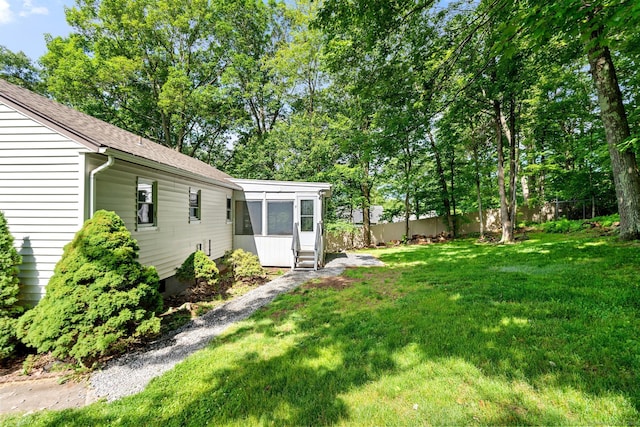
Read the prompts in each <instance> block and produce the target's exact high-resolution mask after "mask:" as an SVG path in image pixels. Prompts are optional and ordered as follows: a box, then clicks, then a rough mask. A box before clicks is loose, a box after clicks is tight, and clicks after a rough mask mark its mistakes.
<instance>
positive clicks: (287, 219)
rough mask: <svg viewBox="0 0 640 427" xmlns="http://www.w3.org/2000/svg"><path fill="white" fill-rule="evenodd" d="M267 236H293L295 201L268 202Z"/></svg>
mask: <svg viewBox="0 0 640 427" xmlns="http://www.w3.org/2000/svg"><path fill="white" fill-rule="evenodd" d="M267 234H268V235H270V236H291V235H292V234H293V201H277V202H267Z"/></svg>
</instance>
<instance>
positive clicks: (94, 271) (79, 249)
mask: <svg viewBox="0 0 640 427" xmlns="http://www.w3.org/2000/svg"><path fill="white" fill-rule="evenodd" d="M138 250H139V248H138V244H137V243H136V241H135V240H133V238H132V237H131V233H129V231H128V230H127V229H126V227H125V225H124V222H123V221H122V220H121V219H120V217H118V215H116V214H115V213H114V212H107V211H98V212H96V213H95V215H94V216H93V218H92V219H90V220H87V221H86V222H85V223H84V225H83V227H82V229H81V230H80V231H78V233H76V235H75V237H74V239H73V240H72V241H71V243H69V244H67V245H66V246H65V248H64V253H63V255H62V258H61V259H60V261H59V262H58V263H57V264H56V266H55V269H54V275H53V277H52V278H51V280H50V281H49V283H48V284H47V287H46V294H45V296H44V298H43V299H42V300H41V301H40V303H39V304H38V305H37V306H36V307H34V308H33V309H32V310H29V311H28V312H26V313H25V314H24V315H23V316H22V317H21V318H20V320H19V322H18V329H17V332H18V336H19V337H20V338H22V340H23V342H24V343H25V344H27V345H29V346H31V347H35V348H36V349H37V350H38V351H39V352H47V351H50V352H51V353H52V354H53V355H54V356H56V357H62V358H64V357H68V356H71V357H73V358H75V359H76V360H77V361H78V362H80V363H81V364H85V363H86V362H91V361H94V360H96V359H97V358H98V357H100V356H103V355H108V354H114V353H118V352H122V351H124V350H125V349H126V345H127V344H128V343H130V342H132V341H135V340H139V339H144V338H148V337H151V336H154V335H155V334H157V333H158V332H159V331H160V319H159V318H158V317H157V316H156V313H160V312H161V310H162V298H161V296H160V293H159V292H158V273H157V272H156V269H155V268H154V267H145V266H143V265H141V264H140V262H139V261H138Z"/></svg>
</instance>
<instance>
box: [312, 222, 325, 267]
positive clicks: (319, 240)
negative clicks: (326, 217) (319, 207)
mask: <svg viewBox="0 0 640 427" xmlns="http://www.w3.org/2000/svg"><path fill="white" fill-rule="evenodd" d="M322 249H323V248H322V221H320V222H319V223H318V226H317V227H316V242H315V245H314V248H313V269H314V270H317V269H318V261H319V258H320V252H321V251H322Z"/></svg>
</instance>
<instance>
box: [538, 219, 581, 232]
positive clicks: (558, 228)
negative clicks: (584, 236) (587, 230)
mask: <svg viewBox="0 0 640 427" xmlns="http://www.w3.org/2000/svg"><path fill="white" fill-rule="evenodd" d="M581 229H582V221H570V220H568V219H566V218H562V219H559V220H557V221H550V222H545V223H544V224H543V225H542V230H543V231H544V232H545V233H571V232H575V231H579V230H581Z"/></svg>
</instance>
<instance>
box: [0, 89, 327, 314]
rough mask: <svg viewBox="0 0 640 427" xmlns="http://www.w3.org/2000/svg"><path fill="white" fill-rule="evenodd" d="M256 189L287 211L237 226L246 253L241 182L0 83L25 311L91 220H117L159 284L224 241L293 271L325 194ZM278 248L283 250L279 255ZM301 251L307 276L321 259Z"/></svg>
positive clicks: (7, 211)
mask: <svg viewBox="0 0 640 427" xmlns="http://www.w3.org/2000/svg"><path fill="white" fill-rule="evenodd" d="M256 183H257V182H256ZM260 185H261V188H262V190H261V191H262V193H264V194H265V195H266V196H263V200H270V199H271V197H272V196H273V197H274V198H278V197H283V199H282V200H285V199H286V200H291V201H293V203H294V207H293V209H294V210H293V211H292V212H289V210H288V209H289V207H288V206H289V205H287V206H285V205H284V204H281V205H278V206H277V207H280V208H282V209H281V211H282V212H280V211H279V214H276V213H275V212H276V211H275V210H274V209H276V205H272V204H270V203H269V202H265V204H264V208H263V209H264V219H262V217H261V219H260V221H261V222H260V225H258V223H255V224H253V222H251V224H250V225H249V226H248V227H249V228H251V229H252V230H253V231H254V232H255V234H254V235H253V236H252V237H253V242H254V243H253V246H252V245H251V242H250V240H251V238H250V237H248V236H249V235H248V234H247V232H248V228H247V216H246V212H247V211H246V210H242V209H245V207H246V206H249V209H255V205H254V204H252V203H251V202H252V201H254V200H256V197H257V196H256V194H257V193H259V191H257V192H256V191H254V190H255V188H256V187H255V186H254V185H253V184H252V181H244V180H233V179H232V178H231V177H230V176H229V175H227V174H225V173H223V172H221V171H219V170H217V169H215V168H214V167H212V166H210V165H207V164H206V163H203V162H201V161H199V160H196V159H194V158H191V157H189V156H186V155H183V154H180V153H178V152H176V151H174V150H172V149H170V148H167V147H164V146H162V145H159V144H156V143H154V142H152V141H150V140H148V139H145V138H142V137H140V136H137V135H134V134H132V133H130V132H127V131H125V130H122V129H120V128H118V127H116V126H113V125H110V124H108V123H105V122H103V121H101V120H98V119H96V118H93V117H91V116H88V115H86V114H83V113H80V112H78V111H76V110H73V109H71V108H68V107H66V106H64V105H61V104H59V103H57V102H54V101H52V100H50V99H48V98H45V97H43V96H40V95H37V94H35V93H33V92H30V91H28V90H26V89H23V88H20V87H17V86H15V85H12V84H10V83H7V82H6V81H4V80H0V210H2V211H3V213H4V215H5V217H6V219H7V223H8V225H9V230H10V232H11V233H12V234H13V236H14V237H15V246H16V248H17V249H18V251H19V253H20V254H21V255H22V258H23V264H22V265H21V267H20V279H21V283H22V291H21V292H22V293H21V298H22V300H24V301H25V302H29V303H34V302H37V301H38V300H39V299H40V298H41V297H42V295H44V290H45V286H46V284H47V282H48V280H49V278H50V277H51V275H52V274H53V268H54V266H55V264H56V263H57V262H58V260H59V259H60V256H61V255H62V252H63V247H64V245H65V244H67V243H68V242H69V241H71V240H72V238H73V236H74V234H75V233H76V232H77V231H78V230H79V228H80V227H81V226H82V224H83V222H84V221H85V220H86V219H88V218H89V217H91V215H92V214H93V212H95V211H96V210H98V209H106V210H111V211H115V212H116V213H117V214H118V215H119V216H120V217H121V218H122V219H123V221H124V222H125V224H126V226H127V228H128V229H129V230H130V231H131V233H132V235H133V237H134V238H135V239H136V240H137V241H138V244H139V246H140V261H141V262H142V263H143V264H146V265H153V266H155V267H156V269H157V270H158V274H159V275H160V279H161V280H162V281H163V283H164V282H165V281H166V280H167V279H170V278H172V277H173V276H174V275H175V270H176V268H177V267H178V266H179V265H180V264H181V263H182V262H183V261H184V260H185V259H186V257H187V256H188V255H189V254H190V253H191V252H193V251H194V250H195V249H202V250H203V251H205V252H206V253H207V254H208V255H209V256H210V257H211V258H212V259H216V258H219V257H221V256H223V255H224V253H225V251H227V250H229V249H232V248H234V240H236V241H237V243H238V245H236V247H243V248H245V249H248V250H253V252H255V253H257V254H258V255H259V256H260V259H261V262H262V263H263V265H274V266H287V267H289V266H295V265H296V264H297V265H299V266H303V264H302V263H296V261H295V255H294V251H292V243H294V241H296V240H297V238H296V237H297V236H296V235H297V234H298V235H299V236H300V239H301V240H304V242H305V246H306V244H307V243H306V242H307V240H308V236H307V233H309V232H308V231H307V228H309V226H308V224H309V221H311V219H310V218H312V222H313V224H314V225H313V230H320V231H322V230H321V228H318V225H317V224H318V223H321V222H322V213H323V211H322V203H323V198H324V197H325V196H327V195H328V193H329V185H328V184H317V183H313V184H310V183H282V182H269V181H262V182H261V184H260ZM287 185H290V186H289V187H287ZM245 187H246V190H247V191H248V192H247V193H244V192H243V188H245ZM285 187H286V188H285ZM283 189H286V190H287V191H284V192H283V191H282V190H283ZM311 189H314V190H311ZM320 189H322V191H320ZM296 191H301V193H300V197H298V195H297V193H296ZM311 193H313V194H311ZM285 194H286V196H284V195H285ZM312 196H313V197H312ZM265 197H266V198H265ZM314 197H315V198H314ZM234 198H235V199H237V201H236V203H234ZM312 199H313V200H314V202H313V209H312V214H306V213H305V214H303V213H301V211H300V209H304V211H305V212H308V211H310V210H309V209H311V208H310V205H309V202H307V200H312ZM245 201H246V202H245ZM238 203H240V204H238ZM236 206H239V208H237V207H236ZM300 206H303V207H302V208H301V207H300ZM237 209H240V210H241V211H240V212H238V211H237ZM285 211H286V212H285ZM289 213H290V215H289V216H287V217H286V218H288V219H290V220H292V221H294V223H295V221H298V222H299V223H304V226H303V229H304V230H303V231H300V225H298V226H297V227H294V226H293V225H291V226H290V227H288V228H286V227H285V225H284V221H285V216H283V215H287V214H289ZM274 215H275V216H274ZM276 217H277V219H275V218H276ZM234 218H237V219H239V220H241V224H242V225H241V226H239V225H238V222H237V221H236V223H235V224H236V225H235V227H234ZM248 218H249V221H252V220H253V219H254V218H253V217H251V216H249V217H248ZM301 220H302V221H301ZM273 221H276V223H277V227H280V228H277V227H276V225H274V224H276V223H274V222H273ZM278 221H279V222H278ZM261 227H262V228H261ZM273 227H276V228H273ZM285 228H286V229H285ZM294 229H295V230H298V231H300V232H299V233H294ZM257 231H259V233H258V232H257ZM237 232H239V234H238V233H237ZM287 232H289V233H290V234H289V235H288V236H285V233H287ZM234 234H238V235H237V236H234ZM321 237H322V236H320V242H322V239H321ZM287 239H288V241H289V247H286V245H283V244H282V243H283V241H284V240H287ZM271 241H272V242H271ZM269 242H271V243H269ZM314 244H315V241H314ZM293 247H294V249H295V245H293ZM265 248H267V249H265ZM311 249H313V250H314V252H315V254H317V255H319V256H320V259H319V260H318V263H316V264H314V265H312V267H317V266H318V265H319V264H321V263H322V258H321V257H322V254H323V251H322V250H321V249H316V248H315V247H312V248H311ZM265 251H266V252H265ZM273 251H283V252H282V253H278V254H277V256H276V254H275V253H274V252H273ZM267 254H269V255H273V256H268V255H267Z"/></svg>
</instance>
